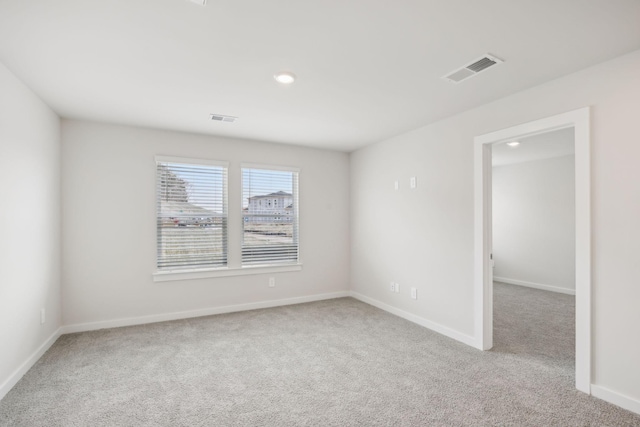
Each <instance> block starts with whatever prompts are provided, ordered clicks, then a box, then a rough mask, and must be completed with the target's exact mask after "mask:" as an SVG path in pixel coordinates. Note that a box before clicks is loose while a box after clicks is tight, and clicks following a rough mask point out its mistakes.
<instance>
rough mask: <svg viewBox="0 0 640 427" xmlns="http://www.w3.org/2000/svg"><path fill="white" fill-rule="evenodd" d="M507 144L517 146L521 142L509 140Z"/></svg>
mask: <svg viewBox="0 0 640 427" xmlns="http://www.w3.org/2000/svg"><path fill="white" fill-rule="evenodd" d="M507 145H508V146H509V147H514V148H515V147H517V146H518V145H520V143H519V142H518V141H512V142H507Z"/></svg>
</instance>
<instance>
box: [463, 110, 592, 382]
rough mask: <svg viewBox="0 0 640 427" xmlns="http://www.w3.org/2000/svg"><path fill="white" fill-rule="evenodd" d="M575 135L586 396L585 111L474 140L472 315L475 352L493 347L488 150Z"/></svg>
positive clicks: (579, 366)
mask: <svg viewBox="0 0 640 427" xmlns="http://www.w3.org/2000/svg"><path fill="white" fill-rule="evenodd" d="M569 127H573V128H574V130H575V188H576V196H575V197H576V198H575V203H576V207H575V209H576V241H575V247H576V254H575V256H576V388H577V389H578V390H580V391H582V392H585V393H588V394H591V197H590V195H591V167H590V165H591V160H590V136H589V128H590V126H589V107H585V108H581V109H579V110H574V111H569V112H567V113H563V114H559V115H556V116H553V117H547V118H545V119H540V120H536V121H533V122H529V123H524V124H521V125H518V126H513V127H510V128H507V129H502V130H499V131H496V132H491V133H488V134H484V135H480V136H477V137H475V139H474V166H475V223H474V227H475V247H474V264H475V269H474V277H475V281H474V298H475V302H474V309H475V318H474V322H475V339H476V346H477V347H478V348H479V349H481V350H489V349H490V348H491V347H493V271H492V267H491V259H490V258H491V252H492V242H491V239H492V231H491V226H492V224H491V221H492V219H491V145H492V144H496V143H500V142H506V141H509V140H514V139H518V138H524V137H527V136H532V135H536V134H540V133H546V132H549V131H553V130H558V129H563V128H569Z"/></svg>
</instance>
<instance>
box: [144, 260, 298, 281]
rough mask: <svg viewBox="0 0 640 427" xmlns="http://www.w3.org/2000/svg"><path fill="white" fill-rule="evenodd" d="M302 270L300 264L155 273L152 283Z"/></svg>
mask: <svg viewBox="0 0 640 427" xmlns="http://www.w3.org/2000/svg"><path fill="white" fill-rule="evenodd" d="M300 270H302V264H287V265H256V266H248V267H240V268H226V267H223V268H210V269H206V270H176V271H156V272H155V273H153V281H154V282H170V281H174V280H189V279H206V278H209V277H228V276H247V275H250V274H265V273H286V272H290V271H300Z"/></svg>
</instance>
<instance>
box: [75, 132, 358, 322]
mask: <svg viewBox="0 0 640 427" xmlns="http://www.w3.org/2000/svg"><path fill="white" fill-rule="evenodd" d="M155 155H165V156H180V157H190V158H205V159H216V160H226V161H230V167H229V188H230V191H229V205H230V207H232V206H237V207H238V209H237V212H238V214H240V203H241V201H240V196H239V194H240V173H239V165H240V163H241V162H249V163H261V164H274V165H284V166H294V167H299V168H300V169H301V171H300V176H299V179H300V252H301V258H302V262H303V264H304V266H303V269H302V271H299V272H288V273H276V274H258V275H250V276H239V277H219V278H208V279H194V280H181V281H171V282H162V283H159V282H157V283H156V282H153V280H152V273H153V272H154V270H155V257H156V240H155V239H156V223H155V161H154V156H155ZM63 165H64V167H63V230H64V240H63V246H64V262H63V282H64V287H63V300H64V323H65V325H75V324H83V323H87V322H101V321H109V320H114V319H123V318H131V317H140V316H152V315H159V314H166V313H173V312H183V311H190V310H200V309H208V308H215V307H224V306H229V305H238V304H249V303H256V302H261V301H267V300H279V299H285V298H293V297H303V296H310V295H318V294H325V293H332V292H339V291H342V292H345V291H347V289H348V283H349V213H348V212H349V156H348V154H346V153H340V152H333V151H322V150H315V149H310V148H301V147H293V146H290V145H278V144H268V143H263V142H252V141H244V140H237V139H229V138H216V137H210V136H201V135H193V134H186V133H177V132H165V131H160V130H150V129H142V128H134V127H126V126H115V125H106V124H97V123H89V122H81V121H66V120H65V121H63ZM232 212H233V211H230V214H232ZM229 227H230V228H233V227H236V228H237V227H241V217H240V216H239V215H238V216H237V217H234V216H233V215H231V216H230V219H229ZM229 245H230V246H229V249H230V252H233V251H234V246H235V247H236V248H237V247H238V245H239V242H234V241H230V243H229ZM269 276H274V277H276V287H274V288H269V287H268V277H269Z"/></svg>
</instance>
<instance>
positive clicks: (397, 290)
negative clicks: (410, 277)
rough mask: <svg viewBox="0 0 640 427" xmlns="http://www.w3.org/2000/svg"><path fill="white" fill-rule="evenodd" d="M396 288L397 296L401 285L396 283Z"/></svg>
mask: <svg viewBox="0 0 640 427" xmlns="http://www.w3.org/2000/svg"><path fill="white" fill-rule="evenodd" d="M394 288H395V289H394V291H395V293H396V294H397V293H399V292H400V283H396V284H395V286H394Z"/></svg>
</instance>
